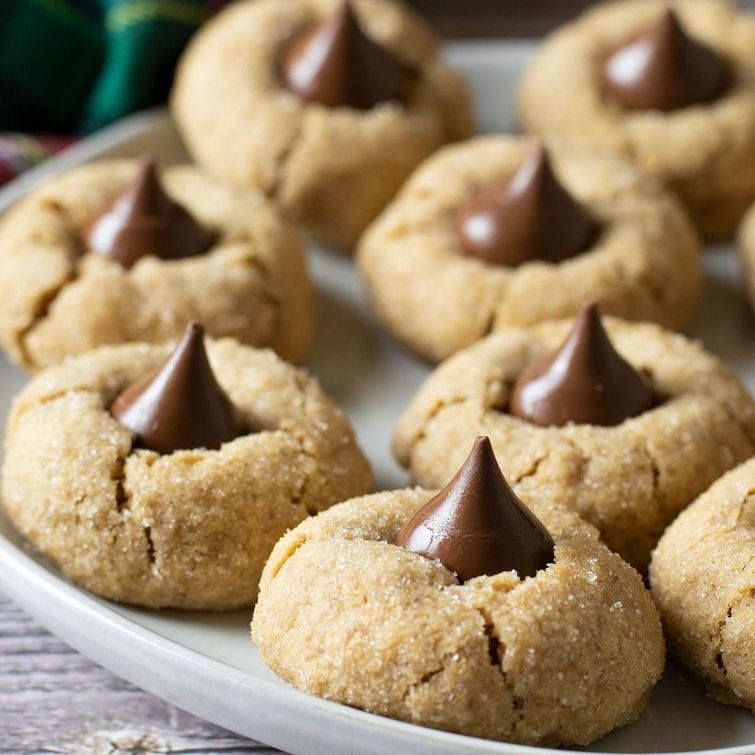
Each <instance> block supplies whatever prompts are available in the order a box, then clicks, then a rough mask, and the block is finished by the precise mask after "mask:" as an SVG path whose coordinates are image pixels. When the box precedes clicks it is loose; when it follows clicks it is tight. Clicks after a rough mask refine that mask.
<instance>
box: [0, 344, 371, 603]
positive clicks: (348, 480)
mask: <svg viewBox="0 0 755 755" xmlns="http://www.w3.org/2000/svg"><path fill="white" fill-rule="evenodd" d="M170 348H171V347H170V346H150V345H146V344H128V345H122V346H116V347H103V348H101V349H98V350H96V351H93V352H90V353H88V354H85V355H83V356H80V357H77V358H73V359H69V360H67V361H66V362H65V363H64V364H62V365H59V366H57V367H53V368H50V369H48V370H45V371H44V372H42V373H40V374H39V375H38V376H37V377H35V378H34V379H33V380H32V382H31V383H30V384H29V385H28V386H27V388H26V389H25V390H24V391H23V392H22V393H21V394H20V396H19V397H18V398H17V399H16V401H15V403H14V406H13V411H12V414H11V417H10V420H9V423H8V428H7V432H6V437H5V451H6V456H5V464H4V467H3V481H2V493H3V502H4V504H5V507H6V510H7V512H8V514H9V516H10V518H11V519H12V521H13V522H14V524H15V525H16V527H17V528H18V529H19V531H20V532H21V533H22V534H23V535H25V536H26V537H27V538H28V539H29V540H30V541H31V542H32V543H33V544H34V546H35V547H36V548H37V549H38V550H39V551H40V552H41V553H43V554H45V555H46V556H48V557H50V558H51V559H52V560H53V561H54V562H55V563H56V564H57V565H58V567H59V568H60V569H61V570H62V571H63V572H64V573H65V574H66V575H67V576H68V577H70V578H71V579H72V580H74V581H75V582H77V583H78V584H81V585H82V586H84V587H86V588H87V589H89V590H92V591H93V592H96V593H97V594H99V595H102V596H104V597H108V598H112V599H114V600H118V601H123V602H126V603H136V604H139V605H145V606H150V607H165V606H170V607H177V608H202V609H212V610H220V609H230V608H235V607H241V606H248V605H250V604H251V603H252V602H253V601H254V600H255V598H256V596H257V583H258V582H259V578H260V573H261V571H262V566H263V564H264V563H265V559H266V558H267V557H268V555H269V554H270V551H271V549H272V547H273V545H274V544H275V542H276V540H278V538H280V536H281V535H282V534H283V533H284V532H285V531H286V530H287V529H288V528H290V527H293V526H295V525H296V524H298V523H299V522H300V521H301V520H303V519H305V518H306V517H307V516H308V515H309V514H312V513H315V512H317V511H320V510H322V509H325V508H327V507H328V506H330V505H332V504H333V503H335V502H337V501H340V500H343V499H344V498H346V497H348V496H351V495H358V494H361V493H364V492H366V491H368V490H369V489H370V485H371V475H370V470H369V466H368V464H367V462H366V460H365V458H364V456H363V455H362V453H361V451H360V450H359V448H358V447H357V445H356V442H355V439H354V434H353V432H352V430H351V427H350V426H349V423H348V421H347V420H346V418H345V417H344V416H343V414H342V413H341V412H340V411H339V410H338V409H337V408H336V407H335V405H334V404H333V402H332V401H331V400H330V399H329V398H327V397H326V396H325V395H324V394H323V393H322V391H321V389H320V388H319V386H318V384H317V382H316V381H315V380H314V379H313V378H310V377H308V376H307V375H306V374H305V373H303V372H301V371H299V370H297V369H296V368H294V367H291V366H290V365H288V364H286V363H285V362H283V361H282V360H280V359H279V358H278V357H277V356H276V355H275V354H274V353H273V352H272V351H269V350H255V349H251V348H249V347H246V346H242V345H240V344H238V343H237V342H236V341H233V340H231V339H225V340H221V341H211V340H210V339H208V341H207V350H208V352H209V357H210V362H211V364H212V368H213V370H214V372H215V374H216V376H217V379H218V381H219V382H220V384H221V385H222V387H223V388H224V389H225V391H226V392H227V393H228V395H229V397H230V399H231V400H232V402H233V404H234V405H235V406H236V408H237V409H238V410H239V411H240V412H241V414H242V416H243V418H245V419H246V420H247V421H248V424H249V425H251V426H254V427H261V428H262V430H260V431H258V432H252V433H250V434H246V435H242V436H241V437H238V438H236V439H235V440H232V441H230V442H228V443H225V444H223V445H222V446H221V447H220V449H219V450H202V449H199V450H189V451H177V452H174V453H172V454H168V455H159V454H157V453H154V452H153V451H149V450H145V449H143V448H137V447H134V440H135V438H134V434H133V433H132V432H130V431H129V430H127V429H126V428H125V427H124V426H123V425H121V424H120V423H119V422H118V421H117V420H116V419H114V418H113V416H112V415H111V414H110V413H109V412H108V409H107V408H108V407H109V406H110V404H111V402H112V401H113V399H114V398H115V397H116V396H117V395H118V394H120V392H121V391H122V390H123V389H124V388H126V387H127V386H129V385H131V384H132V383H134V382H135V381H136V380H137V379H138V378H141V377H142V376H144V375H145V374H147V373H148V372H149V371H151V370H153V369H154V368H156V367H157V366H158V365H160V364H161V363H162V362H163V360H164V359H165V357H166V356H167V354H168V353H169V352H170Z"/></svg>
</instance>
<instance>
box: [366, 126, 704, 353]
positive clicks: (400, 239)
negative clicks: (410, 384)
mask: <svg viewBox="0 0 755 755" xmlns="http://www.w3.org/2000/svg"><path fill="white" fill-rule="evenodd" d="M491 192H492V196H491ZM698 246H699V245H698V240H697V236H696V234H695V232H694V230H693V229H692V227H691V225H690V223H689V221H688V219H687V217H686V215H685V213H684V211H683V210H682V208H681V207H680V206H679V203H678V202H677V201H676V199H675V198H673V197H672V196H671V195H670V194H669V193H668V192H666V191H665V190H664V189H663V188H662V186H661V185H660V184H659V183H658V182H657V181H655V180H654V179H650V178H647V177H645V176H643V175H642V174H640V173H639V172H638V171H637V170H636V169H635V168H634V167H633V166H632V165H631V164H630V163H629V162H627V161H626V160H622V159H620V158H618V157H616V156H614V155H610V154H606V153H600V152H599V151H595V150H594V149H592V148H590V149H585V148H582V147H574V146H570V145H567V144H565V143H562V142H559V143H551V144H549V146H548V150H547V154H546V153H543V152H542V150H541V149H540V148H539V144H538V142H537V141H536V140H535V139H531V138H526V137H516V136H490V137H479V138H476V139H473V140H471V141H468V142H466V143H464V144H460V145H455V146H451V147H447V148H445V149H444V150H442V151H440V152H439V153H438V154H436V155H434V156H433V157H431V158H430V159H429V160H428V161H427V162H425V163H424V164H423V165H422V166H421V167H420V168H419V169H418V170H417V171H416V173H415V174H414V175H413V176H412V177H411V179H410V180H409V181H408V182H407V184H406V185H405V187H404V188H403V189H402V191H401V193H400V194H399V196H398V197H397V198H396V200H395V201H394V202H393V203H392V204H391V205H390V206H389V207H388V208H387V209H386V210H385V212H384V213H383V214H382V215H381V216H380V218H378V220H376V221H375V223H373V224H372V225H371V226H370V228H369V229H368V230H367V232H366V233H365V235H364V237H363V238H362V240H361V241H360V244H359V249H358V262H359V268H360V271H361V275H362V279H363V281H364V284H365V287H366V289H367V292H368V294H369V298H370V301H371V302H372V305H373V306H374V308H375V311H376V312H377V315H378V317H379V318H380V320H381V322H382V323H383V324H384V325H385V327H387V328H388V330H389V331H390V332H391V333H392V334H393V335H394V336H395V337H396V338H398V339H399V340H400V341H401V342H402V343H404V344H406V345H407V346H408V347H409V348H410V349H412V351H415V352H416V353H418V354H420V355H421V356H423V357H425V358H427V359H430V360H433V361H440V360H442V359H445V358H446V357H448V356H450V355H451V354H453V353H454V352H455V351H458V350H459V349H463V348H465V347H467V346H469V345H471V344H472V343H474V342H475V341H476V340H478V339H480V338H482V337H483V336H485V335H487V334H488V333H490V332H495V331H498V330H500V329H502V328H507V327H510V326H512V325H524V326H528V325H534V324H537V323H539V322H541V321H543V320H547V319H554V318H561V317H568V316H570V315H573V314H574V313H575V312H576V311H577V309H578V308H579V306H580V305H581V303H582V302H583V301H585V300H586V299H594V300H597V301H599V302H600V304H601V306H602V307H603V309H604V311H606V312H608V313H609V314H614V315H617V316H621V317H624V318H628V319H632V320H650V321H654V322H658V323H661V324H663V325H665V326H667V327H671V328H679V327H681V326H683V325H684V324H686V323H687V322H688V321H689V320H690V318H691V317H692V316H693V314H694V312H695V310H696V308H697V305H698V302H699V298H700V267H699V255H698ZM546 292H547V293H546Z"/></svg>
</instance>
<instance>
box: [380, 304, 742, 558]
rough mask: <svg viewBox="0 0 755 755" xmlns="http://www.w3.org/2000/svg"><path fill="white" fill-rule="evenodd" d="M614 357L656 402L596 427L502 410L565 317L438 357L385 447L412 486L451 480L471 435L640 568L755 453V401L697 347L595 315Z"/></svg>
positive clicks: (654, 329) (559, 339) (561, 333)
mask: <svg viewBox="0 0 755 755" xmlns="http://www.w3.org/2000/svg"><path fill="white" fill-rule="evenodd" d="M604 323H605V326H606V329H607V331H608V333H609V335H610V337H611V340H612V342H613V345H614V346H615V348H616V349H617V350H618V352H619V354H620V355H621V356H622V357H623V358H624V359H625V360H627V362H629V364H630V365H632V366H633V367H634V368H635V369H636V370H638V371H639V372H640V373H642V374H644V375H646V376H647V379H648V381H649V384H650V386H651V387H652V388H653V391H654V393H655V394H656V395H657V396H658V398H659V403H658V404H657V406H655V407H654V408H652V409H651V410H649V411H646V412H643V413H641V414H639V415H638V416H635V417H631V418H629V419H627V420H625V421H623V422H622V423H620V424H618V425H615V426H609V427H600V426H596V425H584V424H567V425H565V426H564V427H540V426H538V425H536V424H532V423H530V422H528V421H525V420H523V419H519V418H518V417H515V416H513V415H511V414H510V413H509V412H508V410H507V408H508V405H509V401H510V399H511V392H512V387H513V386H514V384H515V383H516V381H517V378H518V377H519V376H520V375H521V374H522V373H523V372H524V370H525V369H526V368H527V367H528V365H530V364H532V363H533V362H535V361H536V360H537V359H539V358H541V357H542V356H543V355H545V354H548V353H550V352H552V351H553V350H554V349H556V348H557V347H558V346H559V345H560V344H561V343H563V341H564V339H565V337H566V335H567V334H568V333H569V331H570V330H571V328H572V327H573V321H572V320H567V321H562V322H552V323H545V324H543V325H541V326H538V327H534V328H508V329H505V330H502V331H500V332H499V333H495V334H493V335H491V336H489V337H488V338H486V339H484V340H482V341H480V342H479V343H477V344H475V345H474V346H472V347H470V348H469V349H466V350H464V351H462V352H460V353H458V354H457V355H455V356H454V357H452V358H451V359H449V360H448V361H446V362H444V363H443V364H442V365H441V366H440V367H438V368H437V369H436V371H435V372H434V373H433V374H432V375H431V376H430V377H429V378H428V379H427V380H426V382H425V383H424V384H423V386H422V387H421V388H420V390H419V392H418V393H417V395H416V396H415V397H414V399H413V400H412V402H411V403H410V405H409V407H408V408H407V409H406V411H405V412H404V414H403V415H402V417H401V418H400V420H399V422H398V424H397V427H396V431H395V434H394V439H393V450H394V454H395V455H396V458H397V459H398V460H399V462H400V463H401V464H402V465H403V466H405V467H406V468H407V469H408V470H409V471H410V473H411V475H412V479H413V480H414V481H415V482H417V483H418V484H421V485H424V486H427V487H436V486H439V485H442V484H445V482H446V481H447V480H448V479H449V477H450V476H451V475H452V474H453V473H454V472H455V470H456V469H457V468H458V466H459V464H460V463H461V461H462V460H463V456H464V453H465V450H466V449H467V448H468V447H469V444H470V443H471V442H472V440H473V439H474V438H475V437H476V436H477V435H482V434H484V435H488V436H489V437H490V440H491V442H492V444H493V448H494V449H495V452H496V456H497V458H498V461H499V463H500V465H501V468H502V469H503V472H504V474H505V476H506V478H507V479H508V480H509V482H510V483H511V485H512V486H513V488H514V489H515V490H516V492H517V493H518V494H519V495H520V496H521V497H522V498H523V500H524V501H525V502H526V503H528V504H530V505H532V506H533V507H534V508H535V511H537V506H536V502H537V501H538V500H543V499H544V500H547V501H549V502H550V503H551V504H553V505H556V506H561V507H563V508H565V509H571V510H574V511H576V512H578V513H579V514H580V515H581V516H583V517H584V518H585V519H586V520H587V521H589V522H591V523H592V524H593V525H595V526H596V527H597V528H598V529H599V530H600V532H601V535H602V537H603V539H604V541H605V542H606V544H607V545H608V546H609V547H611V548H612V549H613V550H615V551H617V552H618V553H619V554H621V555H622V556H623V557H624V558H625V559H627V560H628V561H629V562H630V563H632V564H633V565H635V566H637V567H638V568H641V569H642V568H645V567H646V566H647V563H648V560H649V556H650V551H651V550H652V548H653V546H654V545H655V543H656V542H657V540H658V538H659V537H660V536H661V534H662V533H663V530H664V529H665V528H666V526H667V525H668V524H670V522H671V521H672V520H673V519H674V517H675V516H676V515H677V514H678V513H679V512H680V511H681V510H682V509H684V508H685V507H686V506H687V505H688V504H689V503H691V502H692V501H693V500H694V499H695V498H696V497H697V496H698V495H699V494H700V493H701V492H702V491H704V490H705V489H706V488H707V487H708V486H709V485H710V484H711V483H712V482H713V481H714V480H716V479H717V478H718V477H720V476H721V475H722V474H723V473H724V472H726V471H727V470H729V469H731V468H732V467H734V466H736V465H737V464H739V463H741V462H742V461H744V460H745V459H748V458H749V457H750V456H752V455H753V453H755V403H753V400H752V398H751V397H750V395H749V394H748V392H747V391H746V389H745V388H744V386H743V385H742V384H741V382H740V381H739V380H738V379H737V378H736V377H735V376H734V375H733V374H732V373H731V372H730V371H729V370H728V369H727V368H726V367H725V366H724V365H723V364H722V363H721V362H720V361H719V360H718V359H717V358H715V357H714V356H712V355H710V354H708V353H706V352H705V351H704V350H703V349H702V348H701V347H700V346H699V345H698V344H696V343H694V342H692V341H690V340H688V339H686V338H684V337H683V336H681V335H677V334H675V333H671V332H669V331H666V330H663V329H662V328H660V327H658V326H655V325H651V324H641V323H628V322H624V321H621V320H618V319H614V318H610V317H606V318H604Z"/></svg>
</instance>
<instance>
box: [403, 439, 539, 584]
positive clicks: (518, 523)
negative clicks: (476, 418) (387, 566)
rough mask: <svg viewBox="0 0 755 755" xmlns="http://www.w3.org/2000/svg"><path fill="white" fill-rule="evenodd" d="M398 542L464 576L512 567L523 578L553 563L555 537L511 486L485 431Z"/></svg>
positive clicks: (415, 515)
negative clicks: (444, 485)
mask: <svg viewBox="0 0 755 755" xmlns="http://www.w3.org/2000/svg"><path fill="white" fill-rule="evenodd" d="M396 545H400V546H401V547H402V548H405V549H406V550H408V551H412V552H413V553H419V554H420V555H421V556H425V557H426V558H431V559H437V560H438V561H440V562H441V563H442V564H443V565H444V566H445V567H446V568H447V569H450V570H451V571H453V572H455V573H456V574H457V576H458V577H459V580H460V581H462V582H466V581H467V580H468V579H472V578H473V577H480V576H482V575H483V574H486V575H488V576H492V575H494V574H500V573H501V572H505V571H511V570H512V569H513V570H515V571H516V573H517V574H518V575H519V577H520V579H524V578H525V577H533V576H534V575H535V574H536V573H537V572H538V571H539V570H540V569H545V567H546V566H548V564H550V563H553V539H552V538H551V536H550V534H549V533H548V530H546V529H545V527H544V526H543V525H542V524H541V523H540V521H539V520H538V519H537V518H536V517H535V515H534V514H533V513H532V512H531V511H530V510H529V509H528V508H527V507H526V506H525V505H524V504H523V503H522V502H521V501H520V500H519V499H518V498H517V497H516V494H515V493H514V491H513V490H512V489H511V488H510V487H509V485H508V483H507V482H506V480H505V479H504V478H503V475H502V474H501V469H500V467H499V466H498V462H497V461H496V458H495V454H494V453H493V448H492V446H491V445H490V441H489V440H488V439H487V438H484V437H481V438H477V440H476V441H475V444H474V446H473V447H472V451H471V452H470V454H469V456H468V457H467V460H466V461H465V462H464V464H462V466H461V469H459V471H458V472H457V473H456V476H455V477H454V478H453V480H451V482H449V483H448V485H446V487H445V488H444V489H443V490H441V491H440V493H438V494H437V495H436V496H435V497H434V498H431V499H430V500H429V501H428V502H427V503H426V504H425V505H424V506H422V507H421V508H420V509H419V510H418V511H417V512H415V514H414V516H412V517H411V519H409V521H408V522H407V523H406V524H405V525H404V527H403V529H402V530H401V532H400V533H399V535H398V537H397V538H396Z"/></svg>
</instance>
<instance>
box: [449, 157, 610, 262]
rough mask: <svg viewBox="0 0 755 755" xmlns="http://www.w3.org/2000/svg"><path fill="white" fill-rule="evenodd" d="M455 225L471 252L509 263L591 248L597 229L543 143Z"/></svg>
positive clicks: (474, 202)
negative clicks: (564, 182)
mask: <svg viewBox="0 0 755 755" xmlns="http://www.w3.org/2000/svg"><path fill="white" fill-rule="evenodd" d="M456 227H457V232H458V236H459V239H460V241H461V244H462V247H463V249H464V251H465V252H466V253H467V254H469V255H472V256H474V257H479V258H480V259H482V260H484V261H485V262H489V263H491V264H494V265H507V266H509V267H515V266H516V265H521V264H522V263H523V262H528V261H530V260H547V261H548V262H558V261H559V260H563V259H566V258H568V257H572V256H574V255H575V254H579V253H580V252H583V251H584V250H585V249H587V248H588V247H589V246H590V243H591V242H592V241H593V239H594V238H595V236H596V234H597V231H598V226H597V224H596V223H595V221H593V220H592V218H591V217H590V216H589V215H588V214H587V212H585V210H584V209H583V208H582V207H581V206H580V205H579V204H577V202H575V201H574V199H572V197H571V196H570V195H569V194H568V192H567V191H566V190H565V189H564V188H563V186H561V184H560V183H559V181H558V179H557V178H556V176H555V175H554V173H553V169H552V168H551V165H550V160H549V159H548V155H547V153H546V151H545V150H544V149H543V148H542V147H538V148H537V149H536V150H535V152H534V153H533V154H532V155H530V157H528V158H527V160H526V161H525V162H524V164H523V165H522V166H521V167H520V168H519V170H518V171H517V172H516V173H515V174H514V175H513V176H512V177H511V178H507V179H504V180H503V181H497V182H496V183H493V184H491V185H490V186H488V187H486V188H484V189H483V190H482V191H480V192H479V193H478V194H475V195H474V196H473V197H472V198H471V199H469V201H468V202H467V203H466V204H465V205H464V206H463V207H462V208H461V210H460V212H459V214H458V215H457V217H456Z"/></svg>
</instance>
